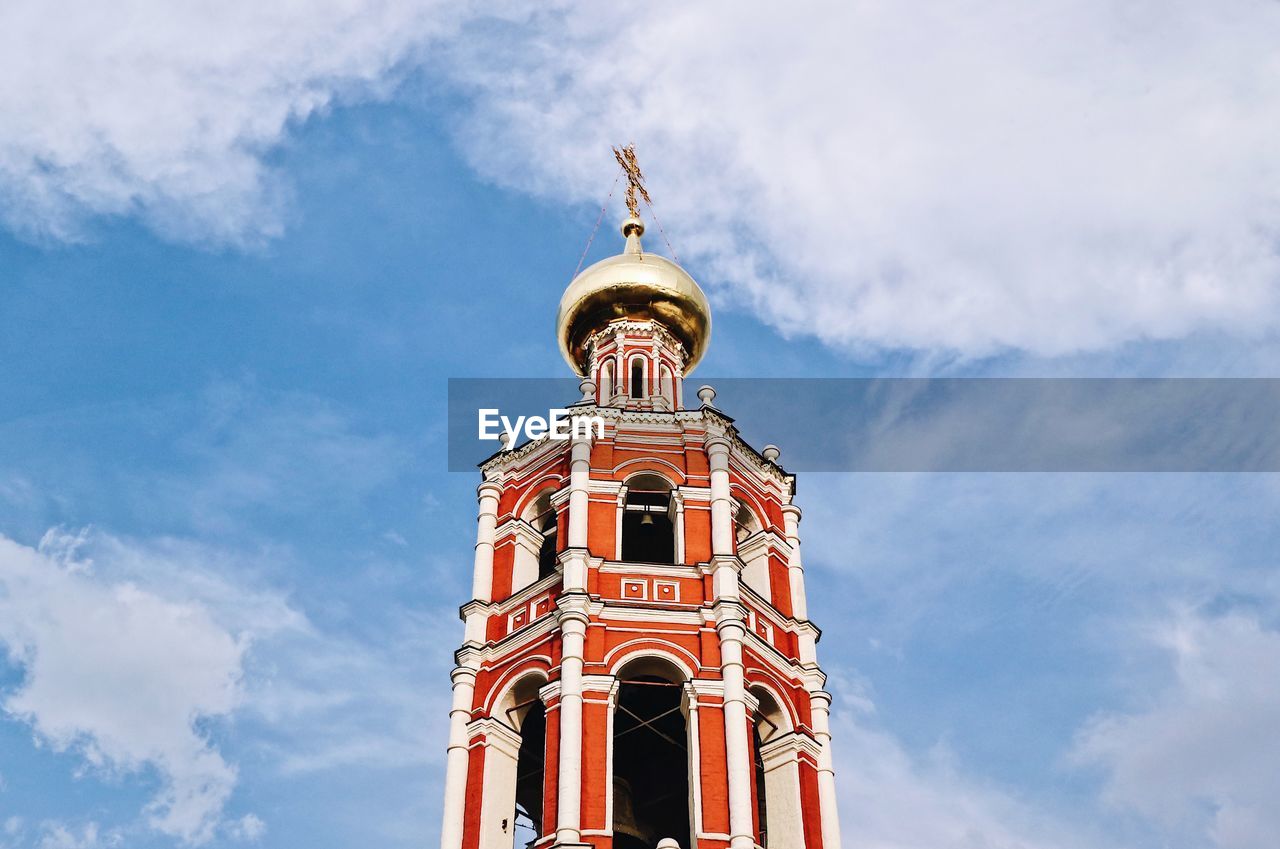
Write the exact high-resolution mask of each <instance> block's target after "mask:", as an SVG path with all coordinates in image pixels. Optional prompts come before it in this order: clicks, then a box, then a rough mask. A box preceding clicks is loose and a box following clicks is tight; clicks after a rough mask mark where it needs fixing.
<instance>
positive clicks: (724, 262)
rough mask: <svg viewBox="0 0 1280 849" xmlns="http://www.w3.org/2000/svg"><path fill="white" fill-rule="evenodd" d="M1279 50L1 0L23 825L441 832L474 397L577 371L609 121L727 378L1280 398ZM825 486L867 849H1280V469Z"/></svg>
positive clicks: (1151, 26)
mask: <svg viewBox="0 0 1280 849" xmlns="http://www.w3.org/2000/svg"><path fill="white" fill-rule="evenodd" d="M1278 38H1280V6H1277V5H1276V4H1274V3H1270V2H1262V0H1222V2H1219V3H1214V4H1205V3H1194V2H1190V0H1186V2H1181V1H1180V0H1175V1H1174V2H1159V3H1157V2H1155V1H1154V0H1132V2H1128V3H1123V4H1116V3H1111V2H1104V1H1103V0H1075V2H1067V1H1066V0H1046V2H1041V3H1036V4H1023V3H1014V2H1005V0H982V2H979V0H967V1H966V2H948V3H929V2H912V3H887V2H875V1H874V0H867V1H866V2H862V1H861V0H860V2H855V3H809V2H798V3H788V4H783V5H778V4H753V3H746V4H743V3H733V4H730V3H725V2H708V3H703V4H677V3H670V2H655V3H649V4H644V5H643V6H639V7H636V6H632V7H628V8H626V9H622V8H617V7H613V6H608V5H605V4H590V5H587V4H573V3H567V2H552V3H547V4H540V5H539V7H538V9H537V10H536V11H531V10H529V9H526V8H524V7H523V6H522V5H519V4H504V3H498V4H485V5H484V6H481V4H472V3H465V2H460V3H448V4H446V3H431V2H403V0H309V2H282V3H277V4H270V5H268V4H261V3H254V2H249V0H227V1H226V2H222V3H218V4H171V3H161V2H158V0H125V2H120V3H115V4H100V3H90V2H85V0H56V2H52V3H50V2H36V0H11V2H8V3H5V4H4V5H3V6H2V7H0V646H2V647H3V655H2V658H3V660H2V661H0V849H19V848H20V847H21V849H95V848H96V847H139V849H150V847H187V846H206V847H255V846H262V847H280V849H292V847H303V846H306V847H308V849H336V848H337V847H351V846H367V845H379V846H384V847H388V849H395V847H410V846H423V845H428V846H429V845H433V844H434V842H435V840H436V839H437V834H438V828H439V817H440V810H439V807H440V797H441V794H442V779H443V752H444V743H445V736H446V734H445V731H446V722H447V710H448V670H449V668H450V666H451V651H452V648H453V647H454V646H455V645H456V644H457V642H458V641H459V640H460V639H461V624H460V623H459V622H458V620H457V618H456V608H457V605H458V604H459V603H460V602H461V601H463V600H464V599H465V597H466V595H467V593H468V591H469V586H470V576H469V571H470V551H471V547H472V544H473V542H474V536H473V535H474V527H475V526H474V516H475V497H474V487H475V484H476V482H477V477H476V475H474V474H468V473H457V472H455V473H450V472H448V471H447V470H446V465H447V462H446V453H447V452H446V445H445V436H446V434H445V401H446V387H447V380H448V379H449V378H455V377H526V376H527V377H556V376H563V375H564V374H565V372H566V370H565V367H564V365H563V363H562V361H561V360H560V359H559V355H558V352H557V351H556V347H555V341H554V338H553V335H554V328H553V319H554V312H555V307H556V304H557V302H558V300H559V296H560V293H561V291H562V290H563V287H564V286H565V285H566V284H567V282H568V281H569V279H570V277H571V276H572V274H573V271H574V268H575V267H576V266H577V265H578V263H579V259H580V257H582V255H583V250H584V245H586V244H587V242H588V238H589V237H590V236H591V233H592V230H593V227H594V226H595V222H596V219H597V217H598V216H599V215H600V209H601V205H602V204H604V205H606V206H607V207H608V208H607V209H606V213H605V215H604V224H603V225H602V226H601V229H600V231H599V233H598V235H597V236H596V238H595V239H594V240H592V241H591V243H590V249H589V250H588V254H587V260H588V261H590V260H591V259H593V258H600V257H603V256H607V255H609V254H610V253H613V252H615V251H617V250H618V249H619V248H620V238H619V237H618V236H617V235H616V230H614V224H615V222H616V221H617V220H618V219H620V217H621V214H622V213H621V207H620V205H619V203H618V193H617V192H616V191H615V192H614V193H613V195H612V197H610V191H611V186H612V185H613V180H614V177H615V173H616V167H615V165H614V164H613V161H612V154H611V153H610V152H609V145H611V144H616V143H621V142H634V143H635V144H636V146H637V150H638V152H639V156H640V159H641V162H642V164H643V166H644V167H645V170H646V172H647V174H648V175H649V188H650V191H651V193H652V195H653V197H654V201H655V211H656V212H657V213H658V215H660V216H661V217H660V223H661V228H660V231H658V228H651V231H650V233H649V234H648V236H647V237H646V242H647V244H648V247H649V248H650V249H655V250H661V251H664V252H668V251H670V250H671V249H674V252H675V254H676V255H677V256H678V257H679V259H680V261H681V263H682V264H683V265H684V266H685V267H686V268H687V269H688V270H689V271H690V272H691V273H692V274H693V275H694V276H695V277H696V278H697V279H698V280H699V282H700V283H701V284H702V285H703V287H704V288H705V289H706V290H707V292H708V294H709V296H710V298H711V301H712V304H713V309H714V315H715V330H714V337H713V340H712V343H711V346H710V350H709V352H708V355H707V358H706V360H705V361H704V363H703V364H702V365H701V366H700V367H699V372H698V374H697V375H696V376H695V380H698V381H699V382H701V381H702V380H703V379H707V380H709V381H711V382H714V379H715V378H716V377H722V378H740V377H753V376H768V377H778V378H789V377H791V378H797V377H827V376H839V377H851V376H853V377H858V376H897V375H912V376H948V377H954V376H960V377H964V376H983V377H985V376H1080V377H1107V376H1122V375H1123V376H1129V375H1138V376H1205V377H1216V376H1236V377H1242V376H1258V377H1270V376H1275V374H1276V367H1277V364H1278V363H1280V333H1278V332H1277V331H1278V328H1280V311H1278V309H1277V307H1278V303H1277V301H1278V299H1280V252H1278V251H1277V244H1280V179H1278V177H1280V152H1278V151H1280V148H1277V147H1276V145H1275V143H1274V139H1275V138H1276V137H1277V135H1278V134H1280V133H1278V131H1280V60H1278V59H1277V57H1276V54H1275V51H1274V45H1275V43H1276V42H1277V39H1278ZM607 198H608V200H607V201H606V199H607ZM655 231H657V232H655ZM662 231H665V238H662ZM668 239H669V241H670V247H668V246H667V244H666V242H667V240H668ZM728 412H730V414H732V413H733V412H734V411H733V410H729V411H728ZM742 424H743V428H744V430H745V431H746V432H747V433H748V435H749V436H750V437H751V438H752V439H753V440H754V441H755V442H756V443H757V444H763V443H764V442H767V441H769V434H767V433H760V434H755V433H752V432H751V429H750V422H749V421H746V420H744V421H743V422H742ZM781 448H782V452H783V455H782V459H783V462H784V464H785V462H786V456H787V446H786V445H785V444H781ZM797 500H798V502H799V503H800V504H801V506H802V507H803V509H804V511H805V519H804V522H803V524H802V526H801V529H802V534H803V539H804V545H805V565H806V574H807V580H808V586H809V588H810V592H809V596H810V599H811V607H812V610H811V614H812V615H813V617H814V619H815V621H817V623H818V624H819V625H820V626H821V627H822V629H823V640H822V641H821V643H820V645H819V652H820V658H821V660H822V662H823V664H824V667H825V668H826V670H827V671H828V674H829V675H830V678H831V682H830V688H831V689H832V690H833V691H834V693H835V694H836V704H835V716H834V729H833V730H834V734H835V754H836V764H837V786H838V792H839V796H840V804H841V818H842V828H843V832H844V838H845V843H846V845H848V846H851V847H859V848H860V849H1077V848H1080V849H1083V847H1088V849H1272V847H1274V846H1275V844H1276V838H1277V835H1280V814H1278V813H1277V811H1276V809H1275V805H1274V799H1275V798H1277V796H1280V770H1277V769H1276V768H1275V764H1276V763H1278V762H1280V577H1278V576H1277V575H1278V573H1277V569H1276V562H1275V554H1274V552H1276V551H1277V550H1280V540H1278V539H1277V537H1278V536H1280V531H1278V530H1277V529H1278V528H1280V523H1277V522H1276V518H1275V517H1276V514H1277V510H1278V509H1280V481H1278V480H1277V478H1276V477H1275V476H1274V475H1267V474H1208V473H1206V474H1137V473H1132V474H1080V473H1075V474H1066V473H1064V474H993V473H985V474H984V473H965V474H959V473H948V474H925V473H920V474H834V473H827V474H811V475H809V476H806V477H804V478H802V479H801V481H800V483H799V494H798V496H797Z"/></svg>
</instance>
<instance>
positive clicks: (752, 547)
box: [733, 498, 773, 601]
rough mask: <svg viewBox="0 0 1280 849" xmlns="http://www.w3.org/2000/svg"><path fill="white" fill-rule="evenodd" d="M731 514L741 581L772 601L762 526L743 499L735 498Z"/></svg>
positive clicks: (767, 555) (767, 556) (767, 554)
mask: <svg viewBox="0 0 1280 849" xmlns="http://www.w3.org/2000/svg"><path fill="white" fill-rule="evenodd" d="M734 503H735V505H736V506H735V509H734V514H733V535H734V544H735V545H736V546H737V549H738V557H739V558H741V560H742V582H743V583H744V584H746V585H747V586H748V587H750V588H751V589H753V590H755V591H756V592H757V593H758V594H759V595H760V596H761V598H764V599H766V600H769V601H772V600H773V598H772V595H771V592H772V588H771V586H770V583H769V553H768V550H767V548H766V546H765V545H764V537H762V536H760V533H761V531H762V530H763V526H762V525H761V523H760V518H759V517H758V516H756V513H755V511H754V510H752V509H751V508H750V507H749V506H748V505H747V503H746V502H745V501H743V500H742V499H741V498H735V499H734Z"/></svg>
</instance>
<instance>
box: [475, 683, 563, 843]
mask: <svg viewBox="0 0 1280 849" xmlns="http://www.w3.org/2000/svg"><path fill="white" fill-rule="evenodd" d="M545 683H546V677H545V676H543V675H542V674H541V673H532V674H528V675H525V676H524V677H523V678H521V679H519V680H518V681H517V682H516V683H515V684H514V685H512V687H511V688H510V689H509V690H507V691H506V693H504V694H503V695H502V698H500V699H499V700H498V702H497V704H495V705H494V708H493V712H492V713H491V714H490V720H489V722H488V727H487V729H486V734H485V737H486V740H485V756H484V775H483V786H484V794H483V796H482V797H481V800H482V801H481V811H480V847H479V849H527V847H528V846H530V845H531V844H532V843H534V842H535V841H536V840H538V838H539V837H541V836H542V829H543V821H542V820H543V816H542V815H543V800H542V795H543V785H544V779H545V772H544V767H543V763H544V760H545V758H546V746H547V724H546V713H545V708H544V706H543V704H542V699H541V698H540V696H539V694H538V691H539V690H540V689H541V687H542V685H543V684H545Z"/></svg>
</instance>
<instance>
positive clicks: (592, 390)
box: [578, 378, 596, 401]
mask: <svg viewBox="0 0 1280 849" xmlns="http://www.w3.org/2000/svg"><path fill="white" fill-rule="evenodd" d="M578 389H580V390H581V391H582V400H583V401H594V400H595V399H596V384H595V381H594V380H591V379H590V378H587V379H586V380H583V381H582V382H581V383H579V384H578Z"/></svg>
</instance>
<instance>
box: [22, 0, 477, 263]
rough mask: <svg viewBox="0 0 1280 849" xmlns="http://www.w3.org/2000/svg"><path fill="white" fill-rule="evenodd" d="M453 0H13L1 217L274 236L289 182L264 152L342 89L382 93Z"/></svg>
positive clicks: (57, 233) (38, 229)
mask: <svg viewBox="0 0 1280 849" xmlns="http://www.w3.org/2000/svg"><path fill="white" fill-rule="evenodd" d="M456 8H457V7H455V6H453V5H449V4H442V3H441V4H434V3H425V4H424V3H420V2H405V1H403V0H308V2H284V3H260V2H254V0H229V2H221V3H216V4H211V5H200V4H194V5H193V4H181V5H174V4H171V3H164V2H157V0H126V2H119V3H111V4H102V3H95V2H91V0H58V2H54V3H49V2H43V0H14V2H8V3H5V4H3V6H2V7H0V114H3V115H4V116H5V120H4V121H3V122H0V217H2V219H3V220H4V221H5V222H6V223H7V224H8V225H9V226H10V227H11V228H13V229H15V230H17V231H18V232H20V233H23V234H25V235H27V236H30V237H36V238H40V237H52V238H56V239H66V238H74V237H76V236H77V235H78V233H79V232H80V229H81V225H82V223H83V220H84V217H85V216H88V215H122V214H130V215H132V214H138V215H141V216H142V217H143V218H144V219H146V220H147V221H149V222H150V223H151V224H152V225H153V226H155V227H156V228H158V229H159V230H161V231H162V232H166V233H168V234H170V235H175V236H178V237H184V238H191V239H196V240H202V241H205V240H207V241H214V242H240V241H245V240H254V239H256V238H259V237H262V236H272V235H276V234H278V233H279V232H280V230H281V226H282V218H281V215H282V211H283V200H284V196H285V195H286V194H287V191H286V188H285V187H284V185H283V184H282V183H281V182H280V181H279V180H278V179H277V178H276V176H275V175H274V174H273V173H272V170H271V168H270V167H269V166H268V165H267V164H266V162H265V161H264V156H265V154H266V153H267V152H268V151H269V150H270V149H271V148H272V147H273V146H275V145H276V144H277V143H279V142H280V141H281V140H282V138H283V137H284V135H285V133H286V132H287V131H288V129H289V127H290V126H291V125H292V124H296V123H298V122H301V121H304V120H306V119H307V118H308V117H309V116H312V115H314V114H316V113H317V112H318V111H321V110H323V109H324V108H326V107H327V106H328V105H329V104H331V103H332V102H333V101H334V100H335V99H339V98H341V97H343V96H345V95H348V94H350V95H364V96H368V95H370V94H377V93H378V92H379V91H380V87H381V86H383V85H384V84H385V81H386V79H387V78H388V75H389V74H390V73H391V72H392V70H393V69H394V67H395V66H396V64H397V63H399V62H402V61H403V60H405V59H406V58H407V57H409V56H411V55H412V53H413V51H414V50H415V49H416V48H417V47H419V46H421V45H422V44H423V43H425V42H426V41H428V40H429V39H430V38H431V37H433V36H436V35H440V34H442V33H444V32H445V31H447V30H448V28H449V27H450V21H451V20H452V19H453V18H454V17H455V9H456Z"/></svg>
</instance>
